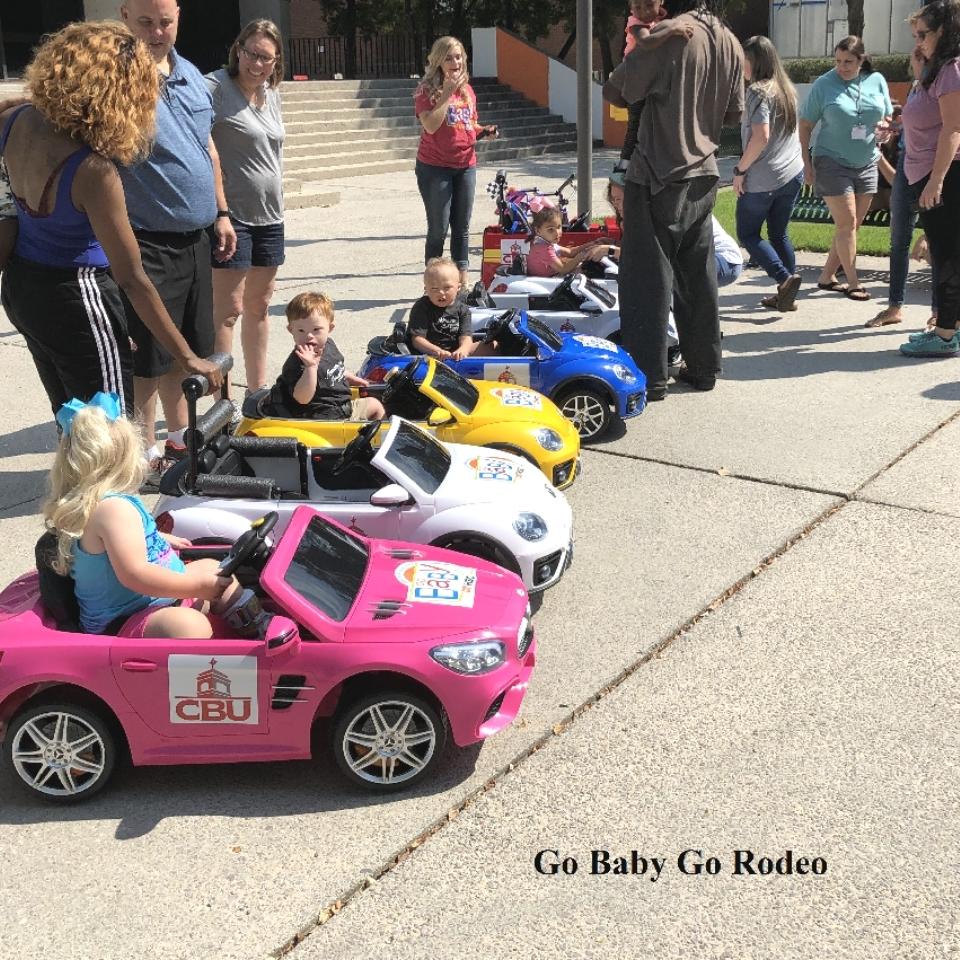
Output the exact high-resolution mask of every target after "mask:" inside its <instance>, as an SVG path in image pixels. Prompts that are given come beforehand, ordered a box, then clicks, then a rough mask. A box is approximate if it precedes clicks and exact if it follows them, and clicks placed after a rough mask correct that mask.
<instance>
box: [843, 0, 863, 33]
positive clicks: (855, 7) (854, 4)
mask: <svg viewBox="0 0 960 960" xmlns="http://www.w3.org/2000/svg"><path fill="white" fill-rule="evenodd" d="M863 6H864V4H863V0H847V29H848V30H849V31H850V33H852V34H853V36H855V37H862V36H863Z"/></svg>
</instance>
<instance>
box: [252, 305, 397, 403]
mask: <svg viewBox="0 0 960 960" xmlns="http://www.w3.org/2000/svg"><path fill="white" fill-rule="evenodd" d="M335 326H336V324H335V323H334V319H333V301H332V300H331V299H330V298H329V297H326V296H324V294H322V293H301V294H298V295H297V296H295V297H294V298H293V299H292V300H291V301H290V303H289V304H288V305H287V330H289V331H290V334H291V336H292V337H293V342H294V344H295V346H294V350H293V353H291V354H290V356H289V357H287V359H286V361H285V362H284V364H283V369H282V370H281V371H280V376H279V377H278V378H277V382H276V383H275V384H274V385H273V387H272V388H271V390H270V396H269V397H268V398H267V400H266V402H265V403H264V404H263V406H262V410H263V413H264V415H266V416H273V417H291V418H295V419H298V420H299V419H302V420H381V419H383V416H384V410H383V404H382V403H380V401H379V400H376V399H375V398H373V397H361V398H360V399H358V400H352V399H351V397H350V387H351V386H355V387H365V386H367V381H366V380H364V379H363V378H362V377H358V376H357V375H356V374H355V373H350V372H349V371H348V370H347V369H346V366H345V365H344V362H343V354H342V353H341V352H340V351H339V350H338V349H337V345H336V344H335V343H334V342H333V340H332V338H331V337H330V333H331V332H332V331H333V328H334V327H335Z"/></svg>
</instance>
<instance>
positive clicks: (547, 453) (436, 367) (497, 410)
mask: <svg viewBox="0 0 960 960" xmlns="http://www.w3.org/2000/svg"><path fill="white" fill-rule="evenodd" d="M365 390H366V392H367V393H369V394H370V395H371V396H378V397H379V399H380V402H381V403H382V404H383V406H384V407H385V409H386V411H387V415H388V416H389V415H391V414H396V415H397V416H400V417H404V418H406V419H407V420H413V421H414V422H416V423H419V424H420V425H421V426H422V427H425V428H426V429H428V430H430V431H432V432H433V433H434V434H435V435H436V436H437V439H439V440H443V441H447V442H449V443H467V444H472V445H473V446H477V447H492V448H494V449H496V450H505V451H506V452H508V453H514V454H517V455H518V456H521V457H525V458H526V459H527V460H529V461H530V462H531V463H532V464H534V465H535V466H536V467H537V468H538V469H540V470H542V471H543V473H544V474H545V475H546V477H547V479H548V480H549V481H550V482H551V483H552V484H553V485H554V486H555V487H558V488H559V489H561V490H563V489H564V488H566V487H569V486H570V484H571V483H573V481H574V479H575V478H576V476H577V473H578V472H579V470H580V435H579V434H578V433H577V428H576V427H575V426H574V425H573V423H571V422H570V421H569V420H567V419H566V417H564V416H563V414H562V413H561V412H560V411H559V409H558V408H557V407H556V405H555V404H554V403H552V402H551V401H550V400H548V399H547V398H546V397H544V396H542V395H541V394H539V393H537V392H536V391H535V390H531V389H529V388H528V387H522V386H518V385H516V384H509V383H495V382H493V383H491V382H488V381H479V380H466V379H465V378H464V377H461V376H460V374H458V373H456V372H455V371H453V370H451V369H450V367H448V366H446V365H445V364H442V363H438V362H437V361H436V360H435V359H434V358H433V357H427V356H418V357H411V358H410V362H409V363H408V364H407V365H406V366H405V367H401V368H398V369H395V370H392V371H391V372H390V374H389V375H388V377H387V379H386V381H385V382H384V383H383V384H371V385H370V386H369V387H367V388H365ZM267 395H268V391H266V390H264V391H259V392H257V393H255V394H253V395H252V396H250V397H248V398H247V399H246V401H245V402H244V404H243V420H242V421H241V422H240V425H239V426H238V427H237V430H236V433H237V435H238V436H244V435H246V434H252V435H253V436H257V437H295V438H296V439H297V440H298V441H299V442H300V443H302V444H303V445H304V446H305V447H327V446H332V447H343V446H345V445H346V444H347V443H349V441H350V440H351V439H352V438H353V437H354V436H355V435H356V434H357V431H358V430H359V429H360V428H361V427H362V426H363V424H364V421H362V420H360V421H358V420H291V419H281V418H278V417H269V416H263V414H262V413H261V412H260V411H261V407H262V404H263V401H264V400H265V398H266V396H267Z"/></svg>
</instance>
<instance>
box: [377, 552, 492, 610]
mask: <svg viewBox="0 0 960 960" xmlns="http://www.w3.org/2000/svg"><path fill="white" fill-rule="evenodd" d="M395 573H396V576H397V579H398V580H399V581H400V582H401V583H402V584H404V586H406V588H407V600H408V601H410V602H412V603H439V604H441V605H442V606H445V607H472V606H473V601H474V599H475V595H476V590H477V571H476V569H475V568H473V567H459V566H457V565H455V564H452V563H434V562H433V561H429V560H416V561H414V562H412V563H401V564H400V566H399V567H397V569H396V571H395Z"/></svg>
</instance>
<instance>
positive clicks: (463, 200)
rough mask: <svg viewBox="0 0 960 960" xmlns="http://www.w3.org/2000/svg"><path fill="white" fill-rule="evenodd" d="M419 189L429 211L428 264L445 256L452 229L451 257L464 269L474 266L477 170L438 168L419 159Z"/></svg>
mask: <svg viewBox="0 0 960 960" xmlns="http://www.w3.org/2000/svg"><path fill="white" fill-rule="evenodd" d="M416 172H417V186H418V187H419V188H420V196H421V197H423V207H424V209H425V210H426V212H427V242H426V244H424V252H423V259H424V262H426V261H427V260H429V259H430V258H431V257H442V256H443V244H444V242H445V241H446V239H447V228H448V227H449V228H450V257H451V258H452V259H453V260H454V261H455V262H456V264H457V266H458V267H459V268H460V269H461V270H466V269H467V267H468V266H469V265H470V215H471V214H472V213H473V193H474V190H475V188H476V184H477V168H476V167H465V168H463V169H462V170H461V169H457V168H456V167H435V166H433V165H432V164H429V163H423V162H422V161H420V160H418V161H417V165H416Z"/></svg>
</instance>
